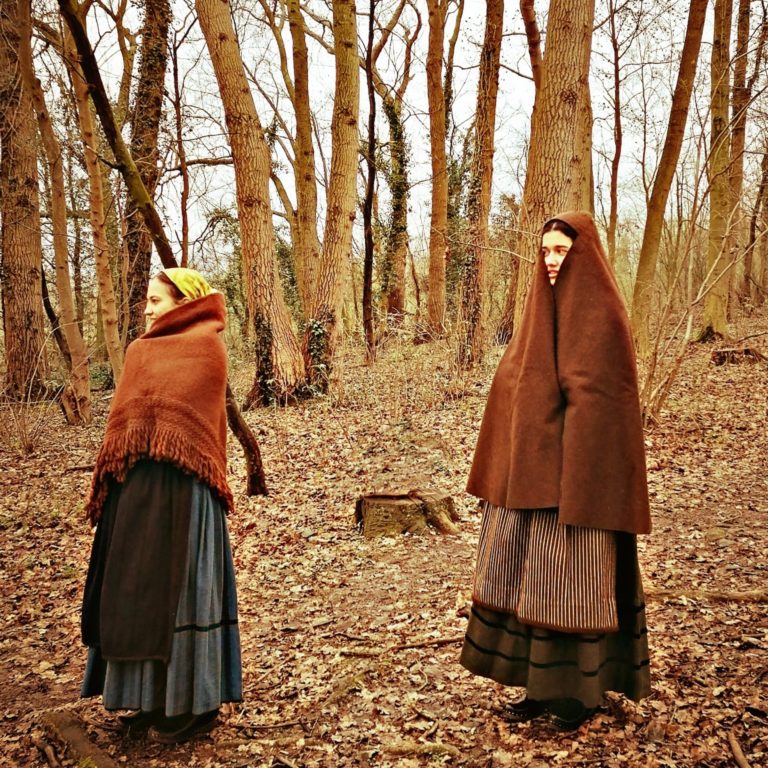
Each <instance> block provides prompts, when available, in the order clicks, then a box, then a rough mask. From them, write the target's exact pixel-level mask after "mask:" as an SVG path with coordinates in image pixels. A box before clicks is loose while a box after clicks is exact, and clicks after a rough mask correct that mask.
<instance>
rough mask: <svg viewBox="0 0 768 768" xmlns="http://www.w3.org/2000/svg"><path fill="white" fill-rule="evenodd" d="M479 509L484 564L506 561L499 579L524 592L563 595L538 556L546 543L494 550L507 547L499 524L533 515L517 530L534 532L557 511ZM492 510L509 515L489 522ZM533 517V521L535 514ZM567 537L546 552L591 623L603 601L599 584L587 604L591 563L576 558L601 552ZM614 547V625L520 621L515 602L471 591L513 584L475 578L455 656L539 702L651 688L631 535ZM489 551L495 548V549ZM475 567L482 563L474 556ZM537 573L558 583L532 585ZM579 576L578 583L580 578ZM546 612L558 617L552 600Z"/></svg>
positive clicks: (502, 589) (638, 694) (593, 700)
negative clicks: (492, 602)
mask: <svg viewBox="0 0 768 768" xmlns="http://www.w3.org/2000/svg"><path fill="white" fill-rule="evenodd" d="M484 515H485V519H484V523H483V529H482V532H481V541H480V553H481V558H483V557H484V558H485V559H486V560H488V561H491V562H493V561H496V562H499V561H506V563H507V565H506V566H505V568H504V569H503V572H504V574H505V578H507V579H511V580H512V581H513V582H514V581H515V580H517V581H520V582H521V583H525V584H526V591H531V592H532V593H533V594H536V595H541V594H546V593H547V590H548V589H549V591H550V593H551V594H552V596H553V600H555V601H556V600H557V596H558V595H562V594H563V584H562V583H560V579H565V578H566V577H565V575H563V576H561V577H559V578H558V577H553V575H552V574H553V572H554V571H553V569H552V567H550V566H551V564H549V563H547V562H542V560H546V559H547V558H548V557H549V555H548V553H547V549H546V548H544V547H541V546H536V547H528V546H527V544H526V543H525V542H523V543H522V544H521V543H520V542H515V544H514V546H513V549H514V550H516V551H517V552H518V555H519V553H520V551H522V553H523V554H522V556H515V557H509V556H507V555H506V554H505V552H501V551H498V548H500V547H507V548H509V546H510V543H509V541H505V537H504V536H503V535H502V536H499V534H498V531H499V530H502V531H503V530H517V531H518V532H520V530H521V527H520V524H519V523H520V521H519V520H517V521H516V522H514V523H513V522H512V521H513V519H514V518H516V517H519V516H521V515H527V516H532V515H533V516H534V517H528V518H527V520H526V521H525V526H526V527H525V531H526V532H525V533H524V534H523V535H524V536H536V535H537V533H540V532H541V531H542V530H543V529H544V527H547V528H551V523H552V522H553V517H552V516H556V511H553V510H537V511H535V512H532V511H529V510H526V511H516V510H504V509H501V508H496V507H491V506H488V507H487V508H486V510H485V513H484ZM498 516H503V517H505V518H508V521H507V522H503V523H502V524H499V523H498V519H496V520H495V522H490V518H491V517H493V518H498ZM535 516H539V518H540V519H539V520H536V517H535ZM486 532H487V533H486ZM574 538H575V539H576V541H577V543H578V539H579V535H578V533H577V534H576V536H575V537H565V538H564V539H563V541H564V542H565V544H564V546H565V554H564V553H563V551H562V550H561V549H560V547H559V546H558V547H557V548H556V549H557V551H555V552H553V553H551V554H552V556H555V557H557V558H558V559H561V560H562V559H564V560H566V561H567V562H568V563H569V567H568V580H569V582H570V583H569V585H568V590H567V591H568V593H569V594H578V595H581V596H582V597H583V598H585V601H586V603H585V604H584V606H583V610H582V611H579V612H577V616H578V615H579V614H581V615H583V616H584V620H585V623H589V624H591V623H592V621H593V618H592V617H594V616H595V615H599V614H601V613H605V611H604V610H603V609H601V608H600V605H601V604H603V603H604V602H605V590H602V594H601V593H600V592H601V591H597V592H596V593H595V597H594V601H593V602H594V603H595V605H593V606H590V605H589V604H588V603H589V601H588V600H586V596H588V595H589V594H590V588H592V590H594V581H593V580H592V579H591V578H590V574H594V564H590V565H585V564H580V563H579V562H578V560H579V558H580V557H583V556H584V555H583V553H584V552H587V553H589V552H590V551H591V552H592V554H593V555H594V552H603V551H604V550H605V547H603V545H602V543H601V544H600V547H599V548H596V547H590V546H578V545H577V546H573V544H572V539H574ZM615 545H616V546H615V562H614V572H613V574H612V577H611V578H612V579H614V580H615V590H613V589H611V590H609V593H612V594H613V599H614V600H615V610H614V611H611V612H610V613H612V614H613V616H616V621H617V627H616V628H615V629H614V628H611V631H599V630H597V631H596V630H595V629H594V628H593V627H592V626H590V631H587V630H586V629H585V631H577V630H576V629H575V628H574V629H572V630H569V631H561V630H559V629H556V628H554V627H553V626H549V627H547V626H543V625H542V624H546V618H545V619H543V620H542V621H541V622H537V625H536V626H535V625H534V624H532V623H528V622H525V621H522V620H521V617H520V616H519V615H516V614H517V612H516V610H515V607H514V606H512V607H510V606H509V605H506V604H505V605H504V606H503V607H501V608H500V607H498V606H489V605H485V604H483V603H482V602H481V601H478V600H477V596H478V593H480V594H481V595H483V596H487V595H488V594H493V593H496V594H505V595H510V594H518V593H519V592H520V591H519V590H517V589H512V588H511V587H510V585H509V584H505V585H499V588H498V589H496V590H491V589H489V586H488V584H478V583H476V588H475V598H476V599H475V600H474V601H473V606H472V612H471V616H470V620H469V625H468V627H467V633H466V637H465V641H464V647H463V649H462V654H461V663H462V665H463V666H464V667H466V668H467V669H468V670H469V671H470V672H473V673H474V674H476V675H481V676H483V677H488V678H490V679H492V680H495V681H497V682H499V683H503V684H505V685H510V686H520V687H524V688H525V689H526V693H527V695H528V696H529V697H530V698H532V699H537V700H541V701H551V700H555V699H566V698H573V699H577V700H578V701H580V702H581V703H582V704H583V705H584V706H585V707H595V706H597V705H599V704H600V702H601V701H602V698H603V694H604V693H605V692H606V691H616V692H618V693H623V694H625V695H626V696H628V697H629V698H631V699H634V700H636V701H637V700H639V699H641V698H643V697H644V696H647V695H648V693H649V692H650V674H649V662H648V638H647V628H646V623H645V604H644V600H643V592H642V583H641V580H640V573H639V569H638V567H637V552H636V545H635V540H634V537H630V536H624V535H620V534H617V535H616V540H615ZM494 550H497V551H496V554H495V555H494V554H493V552H494ZM483 552H485V553H486V554H485V555H483V554H482V553H483ZM489 552H490V553H491V554H490V555H489V554H488V553H489ZM600 556H601V557H602V555H600ZM531 558H534V559H535V562H532V560H531ZM611 562H612V558H608V560H607V563H608V565H610V563H611ZM510 563H512V565H511V566H510V565H509V564H510ZM478 565H479V568H484V566H482V563H481V562H480V561H479V563H478ZM497 572H499V573H500V572H501V571H497ZM537 574H540V575H541V576H537ZM579 574H583V576H581V577H580V576H579ZM627 574H629V575H627ZM478 576H480V577H481V579H482V578H487V572H486V573H485V575H484V576H481V574H480V571H479V572H478ZM537 578H547V579H553V578H556V579H558V583H556V584H551V585H548V584H543V583H536V580H537ZM580 580H581V581H582V582H583V583H581V584H579V583H578V582H579V581H580ZM505 603H506V600H505ZM551 613H552V616H553V617H555V618H556V620H557V623H559V617H560V616H561V615H562V613H563V612H562V611H561V610H560V609H559V607H558V606H556V605H555V606H553V608H552V611H551Z"/></svg>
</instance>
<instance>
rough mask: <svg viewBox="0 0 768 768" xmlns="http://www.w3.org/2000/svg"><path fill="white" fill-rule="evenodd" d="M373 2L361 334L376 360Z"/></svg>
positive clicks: (372, 10) (373, 5) (368, 56)
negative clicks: (374, 320)
mask: <svg viewBox="0 0 768 768" xmlns="http://www.w3.org/2000/svg"><path fill="white" fill-rule="evenodd" d="M375 13H376V0H370V3H369V6H368V44H367V46H366V49H365V81H366V86H367V90H368V151H367V153H366V157H365V166H366V171H367V176H366V180H365V200H364V201H363V233H364V239H365V257H364V260H363V331H364V333H365V349H366V356H367V359H368V360H369V361H372V360H373V359H374V358H375V357H376V337H375V334H374V329H373V195H374V189H375V184H376V89H375V87H374V85H373V26H374V16H375Z"/></svg>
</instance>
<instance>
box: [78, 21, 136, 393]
mask: <svg viewBox="0 0 768 768" xmlns="http://www.w3.org/2000/svg"><path fill="white" fill-rule="evenodd" d="M75 17H76V18H77V20H78V23H80V24H83V25H85V16H84V15H83V16H82V17H80V16H79V14H78V13H77V12H75ZM64 58H65V61H66V62H67V65H68V67H69V69H70V72H71V77H72V85H73V90H74V94H75V109H76V111H77V119H78V125H79V127H80V138H81V140H82V142H83V148H84V155H85V167H86V172H87V174H88V193H89V206H88V216H89V222H90V227H91V238H92V241H93V253H94V260H95V262H96V280H97V283H98V287H99V314H100V316H101V331H102V332H103V336H104V345H105V347H106V349H107V356H108V358H109V364H110V366H111V368H112V377H113V379H114V381H115V383H117V381H118V380H119V379H120V375H121V374H122V372H123V345H122V342H121V340H120V329H119V325H118V319H117V301H116V299H115V288H114V284H113V281H112V270H111V266H110V261H111V258H110V256H111V253H112V251H111V248H110V244H109V241H108V239H107V233H106V229H105V221H106V219H107V215H106V210H107V206H106V202H105V189H104V176H103V175H102V172H101V168H100V166H99V152H98V149H97V141H96V135H97V131H96V125H95V123H94V120H93V114H92V112H91V104H90V98H89V95H88V84H87V83H86V81H85V75H84V73H83V70H82V67H81V64H80V62H79V60H78V54H77V52H76V50H75V44H74V41H73V39H72V36H71V34H70V33H69V31H68V30H65V31H64Z"/></svg>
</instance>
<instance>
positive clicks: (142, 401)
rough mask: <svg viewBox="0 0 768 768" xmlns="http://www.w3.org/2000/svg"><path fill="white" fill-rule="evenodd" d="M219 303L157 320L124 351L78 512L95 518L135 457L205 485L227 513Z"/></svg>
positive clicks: (213, 300) (207, 301) (199, 304)
mask: <svg viewBox="0 0 768 768" xmlns="http://www.w3.org/2000/svg"><path fill="white" fill-rule="evenodd" d="M225 316H226V310H225V307H224V297H223V296H222V295H221V294H220V293H212V294H210V295H208V296H205V297H203V298H201V299H196V300H195V301H190V302H188V303H186V304H182V305H180V306H179V307H177V308H175V309H173V310H171V311H170V312H168V313H166V314H165V315H162V316H161V317H160V318H158V319H157V320H156V321H155V322H154V324H153V325H152V327H151V328H150V330H149V331H147V332H146V333H145V334H144V335H143V336H141V337H140V338H138V339H136V341H134V342H133V343H132V344H130V345H129V346H128V350H127V352H126V355H125V365H124V368H123V374H122V376H121V378H120V381H119V383H118V386H117V389H116V390H115V396H114V398H113V400H112V406H111V409H110V412H109V418H108V420H107V430H106V434H105V435H104V442H103V443H102V445H101V450H100V451H99V455H98V457H97V459H96V467H95V469H94V473H93V482H92V487H91V495H90V498H89V500H88V503H87V505H86V512H87V514H88V516H89V518H90V520H91V522H92V523H96V522H97V521H98V519H99V518H100V516H101V510H102V507H103V505H104V501H105V500H106V498H107V494H108V492H109V487H110V484H111V483H112V482H115V481H116V482H123V480H125V476H126V474H127V472H128V470H129V469H130V468H131V467H132V466H133V465H134V464H135V463H136V462H137V461H138V460H139V459H142V458H149V459H154V460H155V461H167V462H170V463H172V464H174V465H176V466H177V467H179V468H181V469H183V470H184V471H186V472H189V473H190V474H192V475H195V476H196V477H198V478H199V479H200V480H202V481H203V482H204V483H206V484H207V485H208V486H209V487H210V488H211V489H212V490H213V491H214V492H215V493H216V495H217V496H218V497H219V498H220V499H221V501H222V502H223V503H224V505H225V506H226V508H227V509H228V510H231V509H232V506H233V500H232V492H231V491H230V489H229V485H228V484H227V413H226V388H227V356H226V351H225V349H224V343H223V341H222V340H221V337H220V335H219V333H220V331H222V330H223V328H224V320H225Z"/></svg>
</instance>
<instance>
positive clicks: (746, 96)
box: [726, 0, 768, 303]
mask: <svg viewBox="0 0 768 768" xmlns="http://www.w3.org/2000/svg"><path fill="white" fill-rule="evenodd" d="M750 10H751V3H750V0H739V6H738V12H737V19H738V24H737V32H736V55H735V61H734V67H733V106H732V110H731V111H732V118H731V165H730V181H731V198H732V203H731V205H732V207H733V227H732V228H731V231H730V241H731V242H730V246H729V248H728V249H727V250H726V252H729V251H730V253H732V254H734V255H735V256H736V257H738V261H737V262H736V264H735V266H734V270H733V273H732V279H731V298H732V300H733V301H734V303H735V302H737V301H738V302H740V301H743V300H745V299H746V300H749V297H750V293H751V289H750V285H751V282H750V270H751V266H752V264H751V252H750V250H749V249H748V248H747V243H748V223H747V217H746V215H745V214H744V210H743V206H742V194H743V187H744V149H745V144H746V134H747V111H748V109H749V106H750V104H751V102H752V93H753V90H754V87H755V83H756V82H757V79H758V77H759V75H760V72H762V71H763V56H764V52H765V45H766V42H768V18H766V6H765V3H763V19H762V23H761V25H760V29H759V32H758V39H757V46H756V48H755V55H754V65H753V69H752V74H751V76H750V77H749V79H747V58H748V54H749V48H750V42H751V40H750V29H749V28H750ZM742 255H743V258H742Z"/></svg>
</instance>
